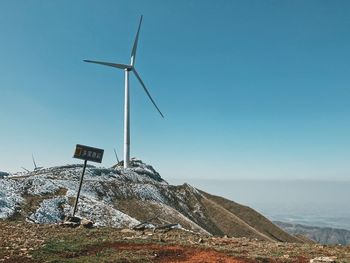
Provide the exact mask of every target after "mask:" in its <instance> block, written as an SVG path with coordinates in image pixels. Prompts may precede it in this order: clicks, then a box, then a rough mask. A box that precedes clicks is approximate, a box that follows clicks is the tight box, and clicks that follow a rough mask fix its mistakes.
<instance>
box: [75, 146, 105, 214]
mask: <svg viewBox="0 0 350 263" xmlns="http://www.w3.org/2000/svg"><path fill="white" fill-rule="evenodd" d="M103 152H104V150H102V149H98V148H93V147H90V146H85V145H81V144H77V145H76V148H75V152H74V156H73V158H77V159H82V160H84V167H83V173H82V174H81V178H80V183H79V188H78V193H77V197H76V199H75V204H74V210H73V217H74V215H75V212H76V211H77V207H78V200H79V196H80V190H81V186H82V184H83V179H84V174H85V169H86V164H87V161H92V162H97V163H101V162H102V157H103Z"/></svg>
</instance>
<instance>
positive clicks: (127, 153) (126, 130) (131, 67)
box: [84, 16, 164, 168]
mask: <svg viewBox="0 0 350 263" xmlns="http://www.w3.org/2000/svg"><path fill="white" fill-rule="evenodd" d="M141 23H142V16H141V17H140V23H139V27H138V29H137V33H136V37H135V41H134V45H133V47H132V50H131V58H130V64H117V63H110V62H101V61H94V60H84V61H85V62H88V63H95V64H100V65H104V66H109V67H113V68H118V69H123V70H124V72H125V95H124V168H128V167H129V163H130V93H129V72H130V71H131V72H133V73H134V74H135V76H136V78H137V79H138V80H139V82H140V84H141V86H142V88H143V89H144V91H145V92H146V94H147V96H148V98H149V99H150V100H151V102H152V103H153V105H154V107H156V109H157V111H158V112H159V114H160V115H161V116H162V117H163V118H164V116H163V114H162V112H161V111H160V110H159V108H158V106H157V104H156V103H155V102H154V100H153V98H152V96H151V94H150V93H149V91H148V90H147V88H146V85H145V84H144V83H143V81H142V79H141V77H140V75H139V74H138V73H137V71H136V69H135V60H136V50H137V43H138V40H139V34H140V28H141Z"/></svg>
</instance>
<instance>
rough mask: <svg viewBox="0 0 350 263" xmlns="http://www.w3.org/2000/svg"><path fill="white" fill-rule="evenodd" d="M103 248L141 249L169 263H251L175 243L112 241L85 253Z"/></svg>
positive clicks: (220, 253) (210, 250)
mask: <svg viewBox="0 0 350 263" xmlns="http://www.w3.org/2000/svg"><path fill="white" fill-rule="evenodd" d="M105 248H113V249H116V250H119V251H120V250H130V251H135V250H138V251H139V250H142V251H145V253H149V254H152V256H153V257H154V262H161V263H171V262H182V263H193V262H196V263H209V262H215V263H251V262H253V261H248V260H243V259H237V258H234V257H232V256H229V255H226V254H224V253H222V252H218V251H216V250H214V249H199V248H192V247H183V246H177V245H157V244H132V243H112V244H106V245H105V246H99V247H94V248H89V249H88V251H87V254H88V255H89V254H90V255H91V254H95V253H98V252H99V251H101V250H103V249H105Z"/></svg>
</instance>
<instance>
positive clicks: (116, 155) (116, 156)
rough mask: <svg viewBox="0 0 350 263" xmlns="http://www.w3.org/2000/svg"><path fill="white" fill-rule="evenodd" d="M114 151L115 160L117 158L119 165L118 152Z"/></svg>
mask: <svg viewBox="0 0 350 263" xmlns="http://www.w3.org/2000/svg"><path fill="white" fill-rule="evenodd" d="M113 150H114V154H115V158H117V161H118V163H119V158H118V154H117V151H116V150H115V148H114V149H113Z"/></svg>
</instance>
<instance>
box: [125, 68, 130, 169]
mask: <svg viewBox="0 0 350 263" xmlns="http://www.w3.org/2000/svg"><path fill="white" fill-rule="evenodd" d="M129 162H130V93H129V69H127V68H126V69H125V98H124V168H128V167H129Z"/></svg>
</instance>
